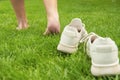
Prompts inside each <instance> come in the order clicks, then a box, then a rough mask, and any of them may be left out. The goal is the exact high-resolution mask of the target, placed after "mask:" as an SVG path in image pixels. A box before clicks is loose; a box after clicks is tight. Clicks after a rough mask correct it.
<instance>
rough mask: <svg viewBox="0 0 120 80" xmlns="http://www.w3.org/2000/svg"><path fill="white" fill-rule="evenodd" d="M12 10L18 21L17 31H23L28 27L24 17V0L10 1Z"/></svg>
mask: <svg viewBox="0 0 120 80" xmlns="http://www.w3.org/2000/svg"><path fill="white" fill-rule="evenodd" d="M11 3H12V5H13V8H14V10H15V13H16V17H17V20H18V27H17V29H19V30H20V29H25V28H27V27H28V25H27V19H26V15H25V8H24V0H11Z"/></svg>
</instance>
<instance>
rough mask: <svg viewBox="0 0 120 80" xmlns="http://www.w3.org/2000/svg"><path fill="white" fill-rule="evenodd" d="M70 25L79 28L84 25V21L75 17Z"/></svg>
mask: <svg viewBox="0 0 120 80" xmlns="http://www.w3.org/2000/svg"><path fill="white" fill-rule="evenodd" d="M69 26H72V27H75V28H77V29H78V30H79V29H81V27H82V21H81V19H79V18H74V19H72V21H71V22H70V24H69Z"/></svg>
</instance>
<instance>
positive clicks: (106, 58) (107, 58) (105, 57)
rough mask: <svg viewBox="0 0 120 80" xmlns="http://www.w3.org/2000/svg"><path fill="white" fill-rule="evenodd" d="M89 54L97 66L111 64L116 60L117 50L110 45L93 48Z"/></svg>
mask: <svg viewBox="0 0 120 80" xmlns="http://www.w3.org/2000/svg"><path fill="white" fill-rule="evenodd" d="M91 54H92V59H93V62H95V63H97V64H111V63H114V62H116V61H117V60H118V50H117V49H114V47H113V46H112V45H104V46H103V45H102V46H100V45H99V46H95V47H94V50H92V53H91Z"/></svg>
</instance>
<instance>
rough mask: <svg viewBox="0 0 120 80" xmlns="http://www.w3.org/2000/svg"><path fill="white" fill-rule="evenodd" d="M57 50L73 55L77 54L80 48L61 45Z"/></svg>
mask: <svg viewBox="0 0 120 80" xmlns="http://www.w3.org/2000/svg"><path fill="white" fill-rule="evenodd" d="M57 50H58V51H61V52H64V53H68V54H72V53H75V52H77V50H78V48H76V47H68V46H65V45H62V44H59V45H58V47H57Z"/></svg>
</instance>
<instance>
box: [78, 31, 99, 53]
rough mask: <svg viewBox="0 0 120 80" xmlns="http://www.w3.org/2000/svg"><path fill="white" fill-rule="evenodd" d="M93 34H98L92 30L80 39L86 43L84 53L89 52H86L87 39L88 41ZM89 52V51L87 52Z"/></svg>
mask: <svg viewBox="0 0 120 80" xmlns="http://www.w3.org/2000/svg"><path fill="white" fill-rule="evenodd" d="M91 36H98V35H97V34H95V33H94V32H90V33H89V34H85V35H84V37H83V38H82V39H81V40H80V43H84V47H83V49H84V53H87V52H86V50H87V49H86V44H87V41H88V39H89V38H90V37H91ZM87 54H88V53H87ZM88 55H90V54H88Z"/></svg>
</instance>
